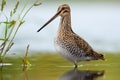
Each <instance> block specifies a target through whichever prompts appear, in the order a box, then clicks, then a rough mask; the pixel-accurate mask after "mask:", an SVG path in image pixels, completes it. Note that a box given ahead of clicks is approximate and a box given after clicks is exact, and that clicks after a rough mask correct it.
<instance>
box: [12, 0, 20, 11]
mask: <svg viewBox="0 0 120 80" xmlns="http://www.w3.org/2000/svg"><path fill="white" fill-rule="evenodd" d="M18 5H19V1H17V3H16V5H15V8H14V9H13V13H16V10H17V8H18Z"/></svg>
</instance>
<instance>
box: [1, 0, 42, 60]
mask: <svg viewBox="0 0 120 80" xmlns="http://www.w3.org/2000/svg"><path fill="white" fill-rule="evenodd" d="M28 1H29V0H28ZM28 1H27V2H26V3H25V4H24V6H23V8H20V9H21V10H19V7H20V1H17V2H16V4H15V6H14V7H13V8H12V10H11V11H10V12H9V15H6V14H5V8H6V7H7V6H6V5H7V1H6V0H2V4H1V9H0V17H4V18H5V19H4V20H2V18H0V30H1V32H0V34H2V36H1V35H0V62H2V61H3V59H4V58H5V56H6V54H7V53H8V52H9V50H10V49H11V48H12V46H13V45H14V38H15V37H16V34H17V32H18V30H19V29H20V27H21V26H22V24H23V23H24V22H25V21H24V18H25V16H26V15H27V14H28V12H29V11H30V10H31V9H32V8H33V7H34V6H39V5H40V4H41V3H39V2H38V1H36V2H34V3H33V4H32V5H31V6H30V7H29V8H26V7H27V5H28ZM16 13H18V14H16ZM13 17H16V19H14V18H13Z"/></svg>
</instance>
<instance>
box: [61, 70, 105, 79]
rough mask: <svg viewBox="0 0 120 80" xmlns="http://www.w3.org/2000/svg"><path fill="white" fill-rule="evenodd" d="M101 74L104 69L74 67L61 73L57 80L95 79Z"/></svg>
mask: <svg viewBox="0 0 120 80" xmlns="http://www.w3.org/2000/svg"><path fill="white" fill-rule="evenodd" d="M103 75H104V71H92V70H78V69H74V70H71V71H68V72H66V73H65V74H63V75H62V76H61V77H60V79H59V80H95V79H97V78H98V77H102V76H103Z"/></svg>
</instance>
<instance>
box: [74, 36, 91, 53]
mask: <svg viewBox="0 0 120 80" xmlns="http://www.w3.org/2000/svg"><path fill="white" fill-rule="evenodd" d="M74 43H76V45H77V47H79V48H80V49H82V50H83V51H84V52H85V53H86V54H87V55H92V54H93V49H92V47H91V46H90V45H89V44H88V43H87V42H86V41H85V40H84V39H82V38H81V37H80V36H79V35H77V34H74Z"/></svg>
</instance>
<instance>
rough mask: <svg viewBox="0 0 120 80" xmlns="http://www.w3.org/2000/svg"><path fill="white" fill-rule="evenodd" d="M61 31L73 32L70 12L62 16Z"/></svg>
mask: <svg viewBox="0 0 120 80" xmlns="http://www.w3.org/2000/svg"><path fill="white" fill-rule="evenodd" d="M59 31H60V32H62V33H64V32H73V31H72V28H71V16H70V14H68V15H66V16H62V17H61V21H60V25H59Z"/></svg>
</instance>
